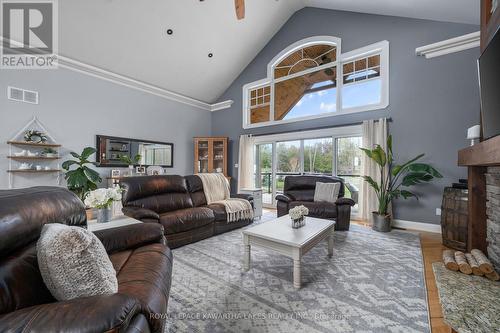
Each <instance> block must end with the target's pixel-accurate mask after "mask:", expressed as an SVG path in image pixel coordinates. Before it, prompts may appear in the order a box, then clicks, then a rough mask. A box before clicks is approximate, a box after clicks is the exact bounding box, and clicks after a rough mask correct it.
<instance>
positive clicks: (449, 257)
mask: <svg viewBox="0 0 500 333" xmlns="http://www.w3.org/2000/svg"><path fill="white" fill-rule="evenodd" d="M443 262H444V265H445V266H446V268H448V269H449V270H452V271H455V272H456V271H458V264H457V262H456V261H455V255H454V254H453V251H452V250H444V251H443Z"/></svg>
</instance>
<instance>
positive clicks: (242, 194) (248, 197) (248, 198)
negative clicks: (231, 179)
mask: <svg viewBox="0 0 500 333" xmlns="http://www.w3.org/2000/svg"><path fill="white" fill-rule="evenodd" d="M231 198H238V199H245V200H248V201H250V202H253V196H252V195H251V194H244V193H238V194H231Z"/></svg>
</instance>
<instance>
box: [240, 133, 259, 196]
mask: <svg viewBox="0 0 500 333" xmlns="http://www.w3.org/2000/svg"><path fill="white" fill-rule="evenodd" d="M254 145H255V140H254V138H253V137H252V136H251V135H241V136H240V150H239V157H238V165H239V167H238V193H239V192H240V190H241V189H242V188H253V187H254V186H255V184H254V160H255V152H254Z"/></svg>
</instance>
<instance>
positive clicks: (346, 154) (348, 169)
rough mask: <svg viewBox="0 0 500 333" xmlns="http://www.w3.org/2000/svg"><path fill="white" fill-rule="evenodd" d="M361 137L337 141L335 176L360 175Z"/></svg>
mask: <svg viewBox="0 0 500 333" xmlns="http://www.w3.org/2000/svg"><path fill="white" fill-rule="evenodd" d="M359 147H361V137H350V138H338V139H337V175H338V176H352V175H360V174H361V153H362V151H361V149H359Z"/></svg>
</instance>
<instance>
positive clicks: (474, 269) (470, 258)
mask: <svg viewBox="0 0 500 333" xmlns="http://www.w3.org/2000/svg"><path fill="white" fill-rule="evenodd" d="M465 258H466V259H467V262H468V263H469V265H470V268H472V274H474V275H477V276H483V275H484V272H483V271H482V270H481V269H480V268H479V264H478V263H477V261H476V259H474V256H473V255H472V254H470V253H466V254H465Z"/></svg>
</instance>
